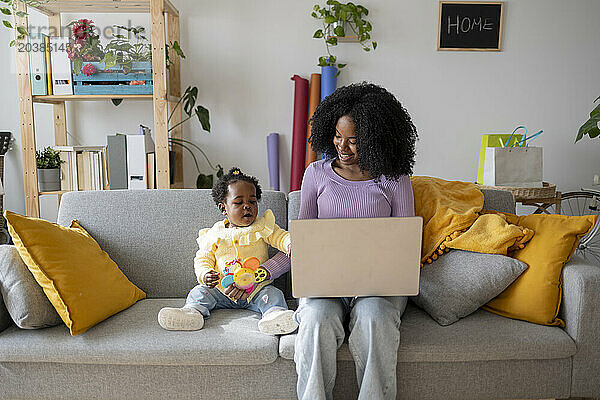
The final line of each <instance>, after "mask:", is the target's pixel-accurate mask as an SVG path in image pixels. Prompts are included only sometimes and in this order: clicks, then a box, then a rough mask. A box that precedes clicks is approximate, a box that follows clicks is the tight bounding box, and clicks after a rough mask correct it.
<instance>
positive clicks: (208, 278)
mask: <svg viewBox="0 0 600 400" xmlns="http://www.w3.org/2000/svg"><path fill="white" fill-rule="evenodd" d="M219 278H220V275H219V273H218V272H217V271H208V272H207V273H206V274H204V284H205V285H206V286H208V287H209V288H214V287H215V286H217V284H218V283H219Z"/></svg>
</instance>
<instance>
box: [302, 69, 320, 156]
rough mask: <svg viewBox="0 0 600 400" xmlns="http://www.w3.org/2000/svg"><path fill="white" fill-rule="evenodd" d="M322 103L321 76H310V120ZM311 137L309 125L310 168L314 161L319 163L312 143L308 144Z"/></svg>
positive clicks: (307, 152) (308, 149)
mask: <svg viewBox="0 0 600 400" xmlns="http://www.w3.org/2000/svg"><path fill="white" fill-rule="evenodd" d="M320 101H321V74H311V75H310V101H309V103H308V120H310V119H311V118H312V116H313V114H314V113H315V109H316V108H317V106H318V105H319V102H320ZM309 137H310V124H308V129H307V130H306V163H305V167H308V164H310V163H311V162H313V161H317V158H318V154H317V153H315V152H314V151H313V149H312V146H311V145H310V143H308V138H309Z"/></svg>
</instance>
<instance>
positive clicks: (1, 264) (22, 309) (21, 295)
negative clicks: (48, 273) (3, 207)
mask: <svg viewBox="0 0 600 400" xmlns="http://www.w3.org/2000/svg"><path fill="white" fill-rule="evenodd" d="M0 293H1V294H2V298H3V299H4V304H5V305H6V309H7V310H8V313H9V314H10V316H11V317H12V320H13V321H14V322H15V324H16V325H17V326H18V327H19V328H23V329H37V328H47V327H50V326H55V325H58V324H60V323H62V320H61V318H60V316H59V315H58V313H57V312H56V310H55V309H54V307H53V306H52V303H50V300H48V297H46V294H44V291H43V290H42V288H41V286H40V285H39V284H38V283H37V282H36V280H35V278H34V277H33V275H32V274H31V272H30V271H29V269H28V268H27V266H26V265H25V263H24V262H23V260H22V259H21V256H20V255H19V251H18V250H17V248H16V247H15V246H9V245H1V246H0Z"/></svg>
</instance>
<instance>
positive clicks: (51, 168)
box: [35, 147, 63, 192]
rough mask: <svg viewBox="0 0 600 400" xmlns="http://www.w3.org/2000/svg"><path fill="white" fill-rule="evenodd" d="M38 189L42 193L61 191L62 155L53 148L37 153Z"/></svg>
mask: <svg viewBox="0 0 600 400" xmlns="http://www.w3.org/2000/svg"><path fill="white" fill-rule="evenodd" d="M35 160H36V164H37V177H38V189H39V191H40V192H55V191H58V190H60V164H61V163H62V162H63V161H62V160H61V159H60V153H59V152H58V151H56V150H54V149H52V148H51V147H46V148H45V149H44V150H38V151H36V152H35Z"/></svg>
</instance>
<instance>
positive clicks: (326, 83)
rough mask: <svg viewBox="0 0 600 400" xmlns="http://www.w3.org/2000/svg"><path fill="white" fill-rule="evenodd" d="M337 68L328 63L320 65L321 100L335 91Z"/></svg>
mask: <svg viewBox="0 0 600 400" xmlns="http://www.w3.org/2000/svg"><path fill="white" fill-rule="evenodd" d="M335 74H337V68H336V67H332V66H330V65H328V66H326V67H321V101H323V99H325V97H327V96H329V95H330V94H331V93H333V92H335V88H336V86H337V78H336V77H335Z"/></svg>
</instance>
